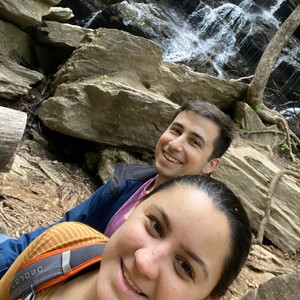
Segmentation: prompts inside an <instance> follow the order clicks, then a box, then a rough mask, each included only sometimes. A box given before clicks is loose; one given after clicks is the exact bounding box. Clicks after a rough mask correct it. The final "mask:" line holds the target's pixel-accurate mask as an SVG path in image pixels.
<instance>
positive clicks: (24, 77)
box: [0, 55, 44, 100]
mask: <svg viewBox="0 0 300 300" xmlns="http://www.w3.org/2000/svg"><path fill="white" fill-rule="evenodd" d="M0 69H1V72H0V82H1V85H0V97H1V98H2V99H6V100H16V99H18V98H19V97H20V96H26V95H27V94H28V92H29V91H30V90H31V89H32V87H31V86H32V85H33V84H35V83H37V82H39V81H41V80H42V79H43V78H44V75H43V74H41V73H39V72H36V71H33V70H30V69H27V68H25V67H22V66H20V65H18V64H17V63H15V62H14V61H13V60H10V59H9V58H8V57H4V56H2V55H0Z"/></svg>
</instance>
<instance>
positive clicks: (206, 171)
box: [201, 158, 221, 175]
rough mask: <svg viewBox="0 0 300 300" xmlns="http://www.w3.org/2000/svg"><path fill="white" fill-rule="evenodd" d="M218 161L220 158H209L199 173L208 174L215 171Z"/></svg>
mask: <svg viewBox="0 0 300 300" xmlns="http://www.w3.org/2000/svg"><path fill="white" fill-rule="evenodd" d="M220 162H221V159H220V158H213V159H211V160H210V161H209V162H208V163H207V164H206V166H205V168H204V169H203V170H202V172H201V173H202V174H205V175H207V174H210V173H212V172H214V171H216V170H217V168H218V166H219V164H220Z"/></svg>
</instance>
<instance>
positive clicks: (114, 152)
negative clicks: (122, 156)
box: [109, 148, 119, 163]
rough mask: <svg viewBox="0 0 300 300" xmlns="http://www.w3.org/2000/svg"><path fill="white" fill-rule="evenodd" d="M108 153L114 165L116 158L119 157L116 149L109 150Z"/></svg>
mask: <svg viewBox="0 0 300 300" xmlns="http://www.w3.org/2000/svg"><path fill="white" fill-rule="evenodd" d="M109 151H110V159H111V160H112V161H113V162H114V163H116V162H117V160H118V156H119V151H118V149H117V148H109Z"/></svg>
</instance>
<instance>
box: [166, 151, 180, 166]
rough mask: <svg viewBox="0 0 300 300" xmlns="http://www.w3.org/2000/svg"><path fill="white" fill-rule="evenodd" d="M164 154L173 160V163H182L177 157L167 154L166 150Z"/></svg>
mask: <svg viewBox="0 0 300 300" xmlns="http://www.w3.org/2000/svg"><path fill="white" fill-rule="evenodd" d="M164 156H165V158H166V159H167V160H169V161H171V162H172V163H175V164H180V161H179V160H178V159H176V158H174V157H173V156H171V155H169V154H167V153H166V152H164Z"/></svg>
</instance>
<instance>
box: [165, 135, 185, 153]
mask: <svg viewBox="0 0 300 300" xmlns="http://www.w3.org/2000/svg"><path fill="white" fill-rule="evenodd" d="M183 145H184V136H183V135H180V136H177V137H175V138H173V139H172V140H171V141H169V147H170V149H171V150H174V151H179V152H180V151H182V150H183Z"/></svg>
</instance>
